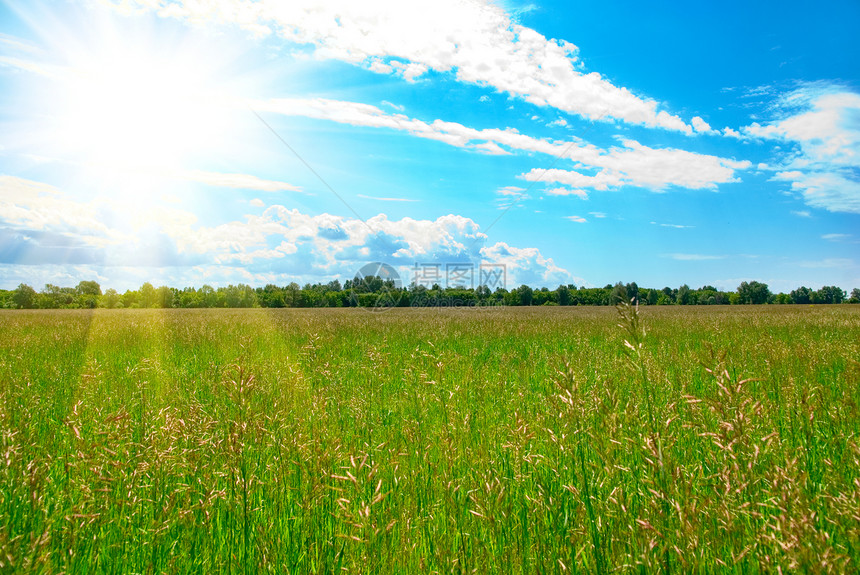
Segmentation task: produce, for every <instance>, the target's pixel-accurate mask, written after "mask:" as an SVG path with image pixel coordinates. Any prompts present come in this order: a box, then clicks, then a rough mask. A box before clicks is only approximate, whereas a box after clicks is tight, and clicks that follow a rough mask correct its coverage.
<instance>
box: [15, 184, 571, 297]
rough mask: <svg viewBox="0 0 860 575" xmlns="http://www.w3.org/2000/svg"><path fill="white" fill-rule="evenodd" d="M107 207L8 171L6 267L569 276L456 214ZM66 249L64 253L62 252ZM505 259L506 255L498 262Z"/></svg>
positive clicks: (267, 274) (534, 278)
mask: <svg viewBox="0 0 860 575" xmlns="http://www.w3.org/2000/svg"><path fill="white" fill-rule="evenodd" d="M508 191H513V192H514V193H516V190H508ZM256 203H257V202H255V204H256ZM259 203H260V204H261V203H262V202H259ZM100 209H101V211H98V210H97V209H96V208H95V206H94V204H92V203H86V202H80V201H76V200H74V199H70V198H69V197H68V196H67V195H66V194H65V193H63V191H62V190H60V189H58V188H56V187H53V186H50V185H47V184H44V183H41V182H35V181H30V180H23V179H20V178H14V177H11V176H0V246H2V248H0V263H18V264H21V263H30V262H31V261H32V263H34V264H36V263H43V264H44V263H51V264H68V265H73V264H74V265H99V266H102V267H101V268H100V269H101V270H102V271H101V273H103V274H107V272H106V271H105V270H106V269H108V268H117V269H118V268H128V267H134V266H138V267H148V268H165V267H172V268H176V269H177V270H184V271H183V272H182V273H186V272H188V270H190V269H192V268H200V267H201V266H202V267H208V268H210V269H214V268H213V266H215V267H217V266H224V267H225V268H229V269H232V268H234V267H241V268H244V269H245V270H246V273H247V274H250V275H249V277H250V278H257V279H256V280H252V279H246V280H244V281H246V282H247V281H254V282H256V283H259V281H262V279H261V278H272V277H280V278H281V280H282V281H283V280H284V279H285V278H304V280H303V281H310V278H318V279H325V278H332V277H351V275H352V274H353V273H354V272H355V271H356V270H357V269H358V268H359V267H361V265H364V264H365V263H367V262H369V261H384V262H388V263H390V264H391V265H394V266H395V267H400V268H408V267H410V266H413V265H414V264H415V263H416V262H436V263H441V264H447V263H471V264H473V265H478V264H480V263H482V262H490V263H498V264H504V265H509V266H510V268H509V272H508V273H509V277H510V278H515V279H516V280H517V281H519V282H521V283H533V282H534V283H539V282H538V279H540V278H550V279H552V281H555V280H556V279H558V278H559V277H561V276H563V275H565V274H566V273H567V272H565V270H562V269H561V268H559V267H558V266H556V265H555V264H554V263H553V261H552V260H551V259H549V258H544V257H543V256H542V255H541V254H540V251H539V250H537V249H536V248H517V247H513V246H508V245H507V244H501V243H497V244H496V245H495V246H492V247H490V248H487V247H486V240H487V236H486V234H485V233H483V232H482V231H481V230H480V226H479V225H478V224H477V223H475V222H474V221H473V220H471V219H469V218H466V217H463V216H459V215H454V214H449V215H446V216H441V217H439V218H436V219H435V220H422V219H413V218H409V217H405V218H402V219H399V220H391V219H389V218H388V216H386V215H385V214H379V215H377V216H374V217H373V218H370V219H369V220H367V222H363V221H361V220H359V219H356V218H348V217H342V216H336V215H332V214H326V213H324V214H320V215H309V214H305V213H302V212H301V211H299V210H298V209H289V208H286V207H284V206H281V205H272V206H269V207H268V208H266V209H265V210H263V211H262V213H260V214H248V215H245V216H244V217H242V218H241V219H237V220H234V221H229V222H225V223H222V224H220V225H215V226H206V225H201V224H200V221H199V219H198V217H197V216H196V215H195V214H194V213H192V212H189V211H186V210H183V209H180V208H178V207H175V206H172V205H166V204H158V203H152V204H151V205H148V206H146V207H144V208H141V209H140V210H137V211H135V212H133V213H124V214H117V213H109V211H110V210H114V211H120V210H122V209H123V208H122V206H119V205H110V204H105V205H104V206H102V208H100ZM120 216H121V217H120ZM106 222H114V223H115V225H109V223H106ZM120 230H122V231H120ZM57 245H61V246H63V249H62V250H61V251H57V250H53V249H52V246H57ZM28 254H29V255H28ZM495 256H498V257H499V258H501V259H500V260H499V261H497V262H493V257H495ZM178 273H179V272H178ZM183 277H184V276H183ZM258 280H259V281H258ZM290 281H292V280H290ZM541 285H542V284H541Z"/></svg>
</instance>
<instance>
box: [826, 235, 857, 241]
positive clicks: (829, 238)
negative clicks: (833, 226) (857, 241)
mask: <svg viewBox="0 0 860 575" xmlns="http://www.w3.org/2000/svg"><path fill="white" fill-rule="evenodd" d="M851 237H852V236H851V234H824V235H823V236H821V239H823V240H827V241H829V242H842V241H845V240H850V239H851Z"/></svg>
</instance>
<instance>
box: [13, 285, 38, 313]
mask: <svg viewBox="0 0 860 575" xmlns="http://www.w3.org/2000/svg"><path fill="white" fill-rule="evenodd" d="M12 303H13V304H15V307H17V308H18V309H33V308H34V307H35V305H36V290H34V289H33V288H32V287H30V286H28V285H27V284H19V285H18V287H17V288H16V289H15V291H14V292H13V293H12Z"/></svg>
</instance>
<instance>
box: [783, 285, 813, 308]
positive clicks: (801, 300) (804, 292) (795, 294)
mask: <svg viewBox="0 0 860 575" xmlns="http://www.w3.org/2000/svg"><path fill="white" fill-rule="evenodd" d="M788 296H789V297H790V298H791V302H792V303H796V304H808V303H811V302H812V290H810V289H809V288H808V287H806V286H800V287H799V288H797V289H796V290H791V293H789V294H788Z"/></svg>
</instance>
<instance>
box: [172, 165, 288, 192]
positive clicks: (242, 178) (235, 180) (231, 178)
mask: <svg viewBox="0 0 860 575" xmlns="http://www.w3.org/2000/svg"><path fill="white" fill-rule="evenodd" d="M180 177H182V178H184V179H186V180H191V181H194V182H200V183H202V184H206V185H208V186H220V187H224V188H236V189H242V190H256V191H259V192H301V191H302V189H301V188H300V187H298V186H294V185H292V184H288V183H286V182H278V181H274V180H264V179H261V178H258V177H257V176H252V175H249V174H224V173H220V172H204V171H200V170H188V171H186V172H182V173H181V174H180Z"/></svg>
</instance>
